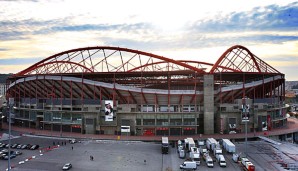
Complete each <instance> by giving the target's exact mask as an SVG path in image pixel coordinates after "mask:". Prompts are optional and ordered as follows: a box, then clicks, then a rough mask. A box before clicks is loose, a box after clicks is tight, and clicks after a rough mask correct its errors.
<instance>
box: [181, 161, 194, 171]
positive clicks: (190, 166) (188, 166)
mask: <svg viewBox="0 0 298 171" xmlns="http://www.w3.org/2000/svg"><path fill="white" fill-rule="evenodd" d="M180 169H182V170H197V164H196V162H194V161H185V162H183V163H182V164H181V165H180Z"/></svg>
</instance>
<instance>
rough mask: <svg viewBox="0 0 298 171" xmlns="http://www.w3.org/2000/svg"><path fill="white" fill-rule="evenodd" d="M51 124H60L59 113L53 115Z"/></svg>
mask: <svg viewBox="0 0 298 171" xmlns="http://www.w3.org/2000/svg"><path fill="white" fill-rule="evenodd" d="M53 122H61V113H58V112H54V113H53Z"/></svg>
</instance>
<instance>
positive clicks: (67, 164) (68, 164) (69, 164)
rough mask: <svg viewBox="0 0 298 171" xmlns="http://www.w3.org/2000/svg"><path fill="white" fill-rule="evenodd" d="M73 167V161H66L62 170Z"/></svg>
mask: <svg viewBox="0 0 298 171" xmlns="http://www.w3.org/2000/svg"><path fill="white" fill-rule="evenodd" d="M71 168H72V165H71V163H66V164H65V165H64V166H63V167H62V170H69V169H71Z"/></svg>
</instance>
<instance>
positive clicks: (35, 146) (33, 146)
mask: <svg viewBox="0 0 298 171" xmlns="http://www.w3.org/2000/svg"><path fill="white" fill-rule="evenodd" d="M38 148H39V145H32V146H31V148H30V150H36V149H38Z"/></svg>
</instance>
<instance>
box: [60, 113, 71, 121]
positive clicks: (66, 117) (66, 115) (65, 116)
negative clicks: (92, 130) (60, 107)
mask: <svg viewBox="0 0 298 171" xmlns="http://www.w3.org/2000/svg"><path fill="white" fill-rule="evenodd" d="M70 121H71V114H70V113H63V114H62V122H70Z"/></svg>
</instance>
